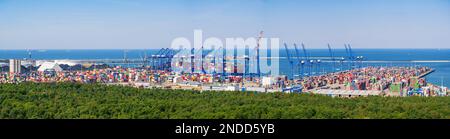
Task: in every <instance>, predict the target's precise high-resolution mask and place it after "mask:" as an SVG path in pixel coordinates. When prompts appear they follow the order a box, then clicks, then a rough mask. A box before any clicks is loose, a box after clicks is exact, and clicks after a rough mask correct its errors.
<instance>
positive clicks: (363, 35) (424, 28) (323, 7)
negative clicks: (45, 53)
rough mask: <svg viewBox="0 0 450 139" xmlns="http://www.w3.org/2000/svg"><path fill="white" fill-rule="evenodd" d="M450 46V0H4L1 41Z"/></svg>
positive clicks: (18, 44)
mask: <svg viewBox="0 0 450 139" xmlns="http://www.w3.org/2000/svg"><path fill="white" fill-rule="evenodd" d="M194 29H202V30H203V36H204V37H219V38H225V37H254V36H256V35H257V33H258V32H259V31H260V30H264V31H265V36H266V37H278V38H280V40H281V41H282V42H287V43H294V42H297V43H300V42H304V43H305V44H307V46H308V47H309V48H326V44H327V43H331V44H332V45H334V46H336V47H343V44H344V43H351V44H352V46H353V47H354V48H450V0H0V49H151V48H162V47H169V46H170V43H171V41H172V40H173V39H174V38H176V37H187V38H192V37H193V30H194Z"/></svg>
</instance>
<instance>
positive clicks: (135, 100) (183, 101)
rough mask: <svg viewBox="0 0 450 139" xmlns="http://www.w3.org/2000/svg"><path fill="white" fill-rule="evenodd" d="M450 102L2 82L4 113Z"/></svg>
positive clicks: (174, 112) (279, 114)
mask: <svg viewBox="0 0 450 139" xmlns="http://www.w3.org/2000/svg"><path fill="white" fill-rule="evenodd" d="M449 103H450V97H381V96H369V97H358V98H333V97H329V96H323V95H313V94H286V93H254V92H227V91H221V92H215V91H203V92H199V91H192V90H167V89H139V88H133V87H124V86H107V85H102V84H77V83H20V84H0V118H3V119H130V118H131V119H300V118H301V119H310V118H313V119H324V118H327V119H328V118H331V119H347V118H352V119H353V118H356V119H365V118H371V119H374V118H375V119H386V118H387V119H391V118H395V119H397V118H401V119H430V118H442V119H449V118H450V108H449V106H450V104H449Z"/></svg>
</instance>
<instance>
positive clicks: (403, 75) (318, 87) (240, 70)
mask: <svg viewBox="0 0 450 139" xmlns="http://www.w3.org/2000/svg"><path fill="white" fill-rule="evenodd" d="M284 47H285V52H286V55H287V60H288V63H289V66H290V67H289V69H290V70H291V71H290V72H289V73H288V75H278V76H271V75H267V74H264V73H261V71H260V64H259V63H260V60H261V59H263V58H260V56H259V50H258V47H257V48H256V49H257V50H256V56H249V54H248V53H249V52H250V50H248V48H246V53H245V55H243V56H238V55H237V52H236V48H235V49H234V50H235V51H234V53H233V55H232V56H229V55H226V54H224V53H225V51H217V50H204V49H203V47H202V48H201V49H200V50H195V49H194V48H192V49H190V50H186V49H178V50H176V49H170V48H162V49H160V50H159V51H158V52H156V53H154V54H152V55H149V56H147V55H144V56H143V57H142V58H141V59H127V57H126V52H124V58H123V59H112V60H33V59H32V57H31V53H30V54H29V57H28V58H26V59H5V60H0V63H6V64H2V65H1V67H0V83H20V82H78V83H103V84H107V85H127V86H134V87H139V88H165V89H188V90H197V91H243V92H245V91H250V92H269V93H270V92H285V93H312V94H322V95H328V96H333V97H359V96H372V95H382V96H448V94H449V91H448V89H447V87H444V86H443V85H440V86H439V85H435V84H431V83H428V82H427V81H426V79H425V78H424V77H425V76H426V75H428V74H430V73H432V72H434V69H432V68H429V67H423V66H404V67H401V66H398V67H396V66H392V67H381V66H380V67H375V66H364V65H363V64H362V63H363V61H364V56H355V54H354V52H353V50H352V48H351V46H350V44H345V45H344V48H345V50H346V54H347V55H346V56H342V57H337V56H335V55H334V54H333V50H332V49H331V46H330V45H329V44H328V51H329V57H328V58H326V59H318V58H315V57H309V54H308V52H307V50H306V48H305V45H304V44H303V43H302V44H301V50H299V48H298V47H297V45H296V44H293V49H291V48H289V46H288V45H287V44H286V43H285V44H284ZM280 50H281V49H280ZM252 51H253V50H252ZM292 51H293V52H292ZM301 53H303V55H301ZM196 54H200V57H199V58H198V57H197V58H196V57H194V55H196ZM270 58H271V57H270V56H269V57H267V58H266V59H270ZM238 59H239V60H240V61H241V63H239V62H237V61H238ZM206 61H208V62H206ZM242 61H243V62H242ZM322 62H328V64H330V65H331V66H330V68H331V70H330V71H328V72H324V71H322V72H321V71H320V64H321V63H322ZM130 65H134V66H130ZM249 67H253V68H254V69H256V70H254V71H253V72H252V71H250V70H249V69H250V68H249ZM345 67H347V68H345ZM283 68H286V67H283ZM186 69H187V70H186Z"/></svg>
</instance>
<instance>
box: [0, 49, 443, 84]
mask: <svg viewBox="0 0 450 139" xmlns="http://www.w3.org/2000/svg"><path fill="white" fill-rule="evenodd" d="M126 51H127V52H126V55H127V57H128V58H129V59H140V58H142V57H143V56H144V52H146V53H147V55H148V56H149V55H151V54H153V53H156V51H158V50H145V51H144V50H126ZM353 52H354V56H364V62H363V63H362V64H355V65H357V66H358V65H359V66H414V65H418V66H429V67H431V68H434V69H435V70H436V71H435V72H434V73H432V74H430V75H428V76H427V77H426V78H427V80H428V81H429V82H432V83H434V84H439V85H440V84H441V80H442V81H443V82H444V86H450V49H354V50H353ZM31 53H32V58H33V59H73V60H80V59H122V58H123V57H124V50H31ZM307 53H308V55H309V57H315V58H317V59H322V61H324V62H322V63H321V64H320V65H315V66H314V67H313V69H311V73H316V74H319V73H323V72H329V71H331V70H333V67H334V70H336V69H337V68H339V69H346V68H348V63H346V62H344V63H342V64H341V63H340V62H339V61H336V62H331V61H330V60H327V59H329V58H330V53H329V51H328V49H309V50H307ZM290 54H291V55H292V56H293V57H292V59H293V60H296V59H297V58H296V57H295V56H296V55H295V51H294V50H290ZM279 55H280V67H284V68H280V72H281V74H286V75H291V73H290V72H292V70H291V68H286V67H290V64H289V62H288V59H287V55H286V51H285V50H280V54H279ZM303 55H304V54H303V52H300V56H302V57H303ZM333 55H334V57H335V58H336V59H338V58H340V57H346V56H347V54H346V51H345V49H335V50H333ZM27 57H28V51H27V50H0V59H10V58H15V59H23V58H27ZM333 65H334V66H333ZM308 71H309V69H307V71H306V72H308Z"/></svg>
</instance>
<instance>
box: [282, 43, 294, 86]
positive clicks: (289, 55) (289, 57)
mask: <svg viewBox="0 0 450 139" xmlns="http://www.w3.org/2000/svg"><path fill="white" fill-rule="evenodd" d="M284 48H285V49H286V54H287V58H288V61H289V64H290V65H291V76H290V77H289V78H290V79H293V77H294V72H293V71H292V69H294V62H293V61H292V60H291V54H290V53H289V48H288V46H287V44H286V43H284Z"/></svg>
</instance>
